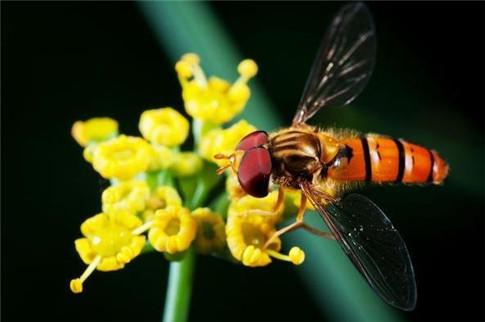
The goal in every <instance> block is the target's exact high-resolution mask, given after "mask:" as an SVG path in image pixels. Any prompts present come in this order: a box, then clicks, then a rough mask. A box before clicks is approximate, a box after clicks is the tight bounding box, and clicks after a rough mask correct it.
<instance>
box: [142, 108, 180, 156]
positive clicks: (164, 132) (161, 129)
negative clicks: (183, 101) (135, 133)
mask: <svg viewBox="0 0 485 322" xmlns="http://www.w3.org/2000/svg"><path fill="white" fill-rule="evenodd" d="M139 128H140V132H141V133H142V135H143V137H144V138H145V139H147V140H148V141H150V142H151V143H153V144H158V145H165V146H167V147H172V146H177V145H180V144H182V143H183V142H184V141H185V140H186V139H187V136H188V135H189V121H187V119H186V118H185V117H183V116H182V114H180V113H179V112H177V111H176V110H174V109H173V108H171V107H164V108H159V109H155V110H147V111H145V112H143V113H142V114H141V117H140V124H139Z"/></svg>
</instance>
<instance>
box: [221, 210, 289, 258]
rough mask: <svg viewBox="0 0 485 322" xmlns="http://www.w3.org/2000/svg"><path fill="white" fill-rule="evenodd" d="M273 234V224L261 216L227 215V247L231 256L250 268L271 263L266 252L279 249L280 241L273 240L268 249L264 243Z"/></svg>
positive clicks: (277, 239)
mask: <svg viewBox="0 0 485 322" xmlns="http://www.w3.org/2000/svg"><path fill="white" fill-rule="evenodd" d="M274 233H275V229H274V224H273V223H271V222H270V221H268V220H266V219H265V218H264V217H262V216H238V215H231V214H230V215H229V217H228V219H227V224H226V236H227V245H228V247H229V250H230V251H231V254H232V256H234V258H236V259H237V260H239V261H241V262H242V263H243V264H244V265H246V266H250V267H257V266H265V265H268V264H269V263H271V258H270V255H269V253H268V250H269V249H271V250H273V251H275V252H277V251H279V250H280V248H281V240H280V239H279V238H274V239H273V242H272V243H271V245H269V247H268V248H264V245H265V244H266V242H267V241H268V240H269V238H271V236H273V234H274Z"/></svg>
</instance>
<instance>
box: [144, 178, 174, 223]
mask: <svg viewBox="0 0 485 322" xmlns="http://www.w3.org/2000/svg"><path fill="white" fill-rule="evenodd" d="M170 206H174V207H180V206H182V199H181V198H180V196H179V194H178V192H177V190H175V189H174V188H172V187H170V186H161V187H157V189H155V191H154V192H153V193H152V194H151V196H150V197H149V198H148V200H147V202H146V210H145V211H144V212H143V219H144V220H145V221H148V220H151V219H153V215H154V214H155V211H156V210H158V209H165V208H167V207H170Z"/></svg>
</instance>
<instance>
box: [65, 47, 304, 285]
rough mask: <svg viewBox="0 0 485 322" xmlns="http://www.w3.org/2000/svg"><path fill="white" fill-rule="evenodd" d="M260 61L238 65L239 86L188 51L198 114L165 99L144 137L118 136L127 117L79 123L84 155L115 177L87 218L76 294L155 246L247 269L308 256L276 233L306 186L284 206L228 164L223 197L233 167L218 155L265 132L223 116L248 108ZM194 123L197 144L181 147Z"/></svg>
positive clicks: (148, 119) (190, 94) (185, 78)
mask: <svg viewBox="0 0 485 322" xmlns="http://www.w3.org/2000/svg"><path fill="white" fill-rule="evenodd" d="M257 69H258V68H257V65H256V63H254V61H252V60H249V59H247V60H243V61H242V62H241V63H240V64H239V66H238V71H239V74H240V77H239V79H238V80H236V81H235V82H234V83H232V84H230V83H229V82H227V81H225V80H223V79H220V78H218V77H215V76H212V77H210V78H208V79H206V77H205V75H204V72H203V71H202V69H201V67H200V66H199V58H198V56H197V55H195V54H187V55H184V56H183V57H182V58H181V60H180V61H179V62H177V64H176V70H177V74H178V76H179V80H180V83H181V85H182V97H183V100H184V103H185V110H186V112H187V113H188V114H189V115H190V116H191V117H192V118H193V120H192V122H190V121H189V120H187V119H186V118H185V117H184V116H183V115H182V114H181V113H180V112H178V111H177V110H176V109H175V108H172V107H163V108H157V109H149V110H146V111H145V112H143V113H142V114H141V116H140V120H139V123H138V127H139V130H140V132H141V137H139V136H128V135H124V134H119V133H118V123H117V122H116V121H115V120H112V119H109V118H93V119H90V120H87V121H78V122H76V123H75V124H74V125H73V128H72V135H73V137H74V139H75V140H76V141H77V142H78V143H79V144H80V145H81V146H82V147H83V148H84V151H83V156H84V158H85V159H86V160H87V161H88V162H89V163H90V164H91V165H92V167H93V168H94V169H95V170H96V171H97V172H98V173H99V175H101V177H103V178H105V179H109V182H110V184H111V185H110V186H109V187H108V188H106V189H105V190H104V191H103V193H102V196H101V200H102V206H101V208H102V211H103V212H102V213H99V214H97V215H95V216H93V217H91V218H88V219H86V220H85V221H84V222H83V223H82V224H81V233H82V235H83V237H82V238H79V239H77V240H76V241H75V243H74V244H75V248H76V251H77V252H78V253H79V256H80V257H81V260H82V261H83V262H84V263H85V264H86V265H87V268H86V269H85V271H84V273H83V274H82V275H81V276H80V277H78V278H75V279H73V280H72V281H71V283H70V288H71V290H72V292H74V293H79V292H82V290H83V285H84V283H85V281H86V279H87V278H88V277H89V276H90V274H92V273H93V272H94V271H95V270H99V271H113V270H119V269H122V268H123V267H124V266H125V265H126V264H128V263H129V262H130V261H132V260H133V259H134V258H135V257H137V256H139V255H140V254H141V253H146V252H154V251H155V252H159V253H163V254H164V256H165V258H166V259H167V260H183V258H184V256H186V255H187V254H188V253H192V252H191V251H190V252H189V250H191V249H193V250H194V251H196V252H197V253H199V254H203V255H213V256H216V257H218V258H223V259H227V260H230V261H238V262H240V263H241V264H242V265H245V266H247V267H260V266H265V265H268V264H270V263H271V262H272V261H273V260H274V259H279V260H283V261H288V262H292V263H293V264H295V265H299V264H301V263H302V262H303V261H304V258H305V254H304V252H303V251H302V250H301V249H300V248H298V247H292V248H290V250H289V252H288V254H284V253H282V249H288V247H284V245H283V244H282V241H281V239H280V238H279V235H277V234H276V233H277V231H278V225H279V224H280V223H281V221H282V220H283V219H284V218H283V213H284V210H285V207H286V206H285V205H288V207H287V208H288V209H292V208H295V206H294V204H296V203H298V202H299V199H300V198H301V196H300V194H299V192H289V193H288V194H286V199H285V202H284V203H282V205H281V206H280V207H277V209H276V208H275V204H276V203H277V201H278V193H277V192H276V191H273V192H271V193H270V194H269V195H268V196H267V197H265V198H261V199H258V198H253V197H251V196H248V195H246V193H245V192H244V190H243V189H241V186H240V185H239V182H238V179H237V176H236V175H235V171H225V172H224V173H225V174H226V175H227V177H226V179H225V181H226V184H225V187H226V189H225V191H224V192H223V193H222V194H221V195H219V196H217V195H215V193H217V192H218V190H217V189H218V188H217V187H221V186H223V183H222V182H221V181H223V180H224V179H223V178H222V177H219V176H217V175H216V165H217V166H219V167H225V166H227V162H228V161H227V160H224V159H219V158H215V155H217V154H225V155H230V154H231V153H233V152H234V150H235V148H236V146H237V144H238V143H239V141H240V140H241V139H242V138H243V137H244V136H246V135H247V134H249V133H250V132H253V131H255V130H256V128H255V127H254V126H253V125H251V124H250V123H248V122H247V121H246V120H240V121H238V122H236V123H234V124H232V125H231V126H227V125H225V124H224V123H226V122H229V121H231V120H232V119H233V118H234V117H235V116H236V115H237V114H239V113H240V112H241V111H242V110H243V108H244V106H245V105H246V103H247V101H248V100H249V98H250V90H249V87H248V85H247V82H248V80H249V79H250V78H251V77H254V76H255V75H256V73H257ZM190 126H192V133H193V134H194V138H193V140H192V142H194V146H193V148H192V149H182V145H184V143H185V141H186V140H187V138H188V136H189V133H191V131H190ZM236 162H237V160H236ZM221 172H222V171H221ZM219 182H220V183H221V184H219ZM211 200H212V201H213V202H211V203H208V202H209V201H211ZM291 211H293V210H291ZM295 211H296V210H295ZM285 214H286V212H285ZM142 250H143V251H142Z"/></svg>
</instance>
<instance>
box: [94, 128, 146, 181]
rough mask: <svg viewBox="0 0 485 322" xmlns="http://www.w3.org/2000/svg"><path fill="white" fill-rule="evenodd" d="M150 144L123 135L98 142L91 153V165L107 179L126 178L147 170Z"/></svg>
mask: <svg viewBox="0 0 485 322" xmlns="http://www.w3.org/2000/svg"><path fill="white" fill-rule="evenodd" d="M151 157H152V150H151V147H150V145H149V144H148V143H147V142H146V141H145V140H143V139H141V138H138V137H131V136H124V135H120V136H119V137H117V138H115V139H112V140H110V141H106V142H103V143H100V144H99V145H98V146H97V147H96V149H95V150H94V154H93V161H92V163H93V167H94V169H95V170H96V171H98V172H99V173H100V174H101V176H103V177H104V178H107V179H112V178H117V179H120V180H127V179H131V178H133V177H134V176H135V175H137V174H138V173H140V172H144V171H146V170H147V168H148V165H149V164H150V161H151Z"/></svg>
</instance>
